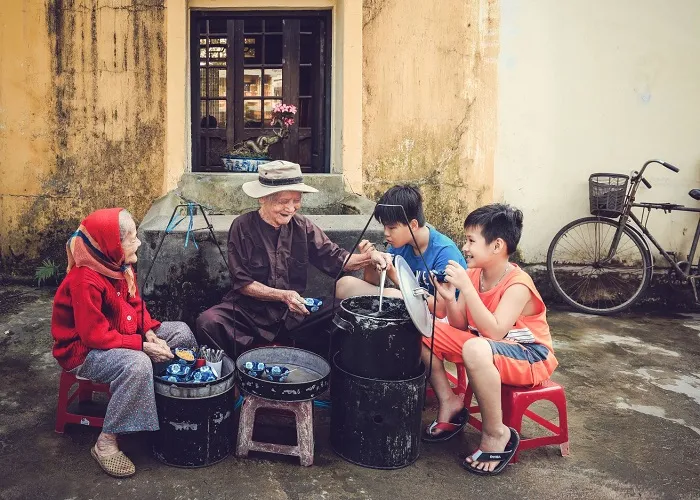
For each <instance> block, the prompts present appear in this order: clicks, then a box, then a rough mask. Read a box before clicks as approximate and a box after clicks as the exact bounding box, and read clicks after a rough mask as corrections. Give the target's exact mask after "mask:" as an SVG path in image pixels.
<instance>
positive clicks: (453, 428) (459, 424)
mask: <svg viewBox="0 0 700 500" xmlns="http://www.w3.org/2000/svg"><path fill="white" fill-rule="evenodd" d="M467 422H469V411H468V410H467V409H466V408H462V411H460V412H459V413H458V414H457V415H455V416H454V417H453V418H452V420H450V421H449V422H438V421H437V420H433V423H432V424H430V425H429V426H428V428H427V429H426V431H425V433H424V434H423V436H422V439H423V441H425V442H426V443H440V442H443V441H447V440H448V439H452V438H453V437H455V436H456V435H457V434H459V433H460V432H461V431H462V429H464V427H465V426H466V425H467ZM433 429H439V430H441V431H442V432H441V433H440V434H438V435H436V436H433V435H432V434H431V432H432V430H433Z"/></svg>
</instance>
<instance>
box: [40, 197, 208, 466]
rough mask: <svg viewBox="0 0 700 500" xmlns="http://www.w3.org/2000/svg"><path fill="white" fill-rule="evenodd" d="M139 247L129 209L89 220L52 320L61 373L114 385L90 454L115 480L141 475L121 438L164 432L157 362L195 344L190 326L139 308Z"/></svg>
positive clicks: (73, 250) (74, 242)
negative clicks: (122, 448)
mask: <svg viewBox="0 0 700 500" xmlns="http://www.w3.org/2000/svg"><path fill="white" fill-rule="evenodd" d="M140 245H141V242H140V241H139V239H138V238H137V237H136V224H135V223H134V220H133V219H132V217H131V215H130V214H129V213H128V212H127V211H126V210H123V209H121V208H108V209H103V210H97V211H96V212H93V213H92V214H90V215H89V216H87V217H86V218H85V220H83V222H82V224H81V225H80V227H79V228H78V230H77V231H76V232H75V233H74V234H73V235H72V236H71V238H70V239H69V240H68V244H67V253H68V275H67V276H66V278H65V279H64V280H63V283H61V286H60V287H59V288H58V291H57V292H56V297H55V298H54V304H53V315H52V318H51V334H52V335H53V338H54V346H53V355H54V357H55V358H56V359H57V360H58V363H59V364H60V365H61V367H62V368H63V369H64V370H67V371H70V372H71V373H74V374H76V375H78V376H80V377H83V378H86V379H89V380H93V381H96V382H100V383H109V384H110V392H111V393H112V396H111V398H110V401H109V404H108V406H107V414H106V415H105V420H104V426H103V427H102V433H101V434H100V435H99V437H98V438H97V443H96V444H95V446H94V447H93V448H92V450H91V454H92V456H93V457H94V458H95V460H96V461H97V463H98V464H99V465H100V467H102V469H103V470H104V471H105V472H106V473H107V474H109V475H111V476H115V477H128V476H131V475H133V474H134V473H135V472H136V468H135V467H134V464H133V463H132V462H131V460H129V459H128V458H127V457H126V456H125V455H124V453H122V452H121V451H119V447H118V445H117V434H122V433H127V432H139V431H155V430H158V416H157V414H156V403H155V396H154V393H153V366H152V362H163V361H168V360H169V359H171V358H172V357H173V354H172V352H171V348H172V347H194V346H196V341H195V338H194V336H193V335H192V332H191V331H190V329H189V327H188V326H187V325H186V324H185V323H181V322H163V323H160V322H159V321H156V320H155V319H153V318H151V316H150V314H148V311H147V310H146V307H145V304H143V303H142V302H141V298H140V297H139V295H138V291H137V289H136V279H135V276H134V271H133V269H132V267H131V265H132V264H135V263H136V250H137V249H138V248H139V246H140Z"/></svg>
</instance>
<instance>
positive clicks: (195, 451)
mask: <svg viewBox="0 0 700 500" xmlns="http://www.w3.org/2000/svg"><path fill="white" fill-rule="evenodd" d="M234 373H235V370H234V365H233V361H232V360H231V358H229V357H227V356H224V358H223V363H222V368H221V375H222V376H221V378H219V379H218V380H215V381H213V382H204V383H195V384H185V383H174V382H165V381H164V380H161V379H159V378H158V377H155V378H154V380H153V384H154V388H155V394H156V408H157V410H158V422H159V424H160V430H159V431H158V432H155V433H154V437H153V439H154V440H153V453H154V454H155V456H156V458H158V460H160V461H161V462H164V463H166V464H168V465H173V466H175V467H190V468H193V467H205V466H207V465H212V464H215V463H217V462H220V461H221V460H223V459H225V458H226V457H227V456H228V455H229V453H231V451H232V450H233V442H234V434H235V428H234V418H233V410H234V405H235V400H234V395H235V391H234V390H233V389H234V380H235V377H234Z"/></svg>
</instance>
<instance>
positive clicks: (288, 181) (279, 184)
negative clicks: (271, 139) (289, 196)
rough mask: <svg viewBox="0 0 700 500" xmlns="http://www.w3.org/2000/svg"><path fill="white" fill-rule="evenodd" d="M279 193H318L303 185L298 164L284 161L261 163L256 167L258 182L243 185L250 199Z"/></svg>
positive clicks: (316, 190) (314, 189)
mask: <svg viewBox="0 0 700 500" xmlns="http://www.w3.org/2000/svg"><path fill="white" fill-rule="evenodd" d="M280 191H299V192H300V193H318V189H316V188H312V187H311V186H307V185H306V184H304V180H303V178H302V175H301V167H300V166H299V164H297V163H292V162H290V161H284V160H275V161H271V162H269V163H263V164H262V165H260V166H259V167H258V180H257V181H250V182H246V183H245V184H243V192H244V193H245V194H247V195H248V196H250V197H251V198H262V197H263V196H268V195H271V194H274V193H279V192H280Z"/></svg>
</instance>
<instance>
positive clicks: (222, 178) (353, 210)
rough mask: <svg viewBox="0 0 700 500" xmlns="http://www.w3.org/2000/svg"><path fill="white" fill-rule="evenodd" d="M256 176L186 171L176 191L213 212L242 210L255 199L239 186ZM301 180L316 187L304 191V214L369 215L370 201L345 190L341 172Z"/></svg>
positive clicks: (253, 206)
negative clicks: (307, 191) (309, 191)
mask: <svg viewBox="0 0 700 500" xmlns="http://www.w3.org/2000/svg"><path fill="white" fill-rule="evenodd" d="M257 178H258V174H256V173H187V174H184V175H183V176H182V179H181V180H180V183H179V184H178V189H177V191H178V193H179V194H180V195H181V196H182V197H183V198H186V199H188V200H192V201H196V202H198V203H201V204H202V205H205V206H207V207H211V208H212V209H214V210H215V211H217V212H222V213H228V214H242V213H245V212H248V211H250V210H254V209H257V208H258V202H257V200H255V199H254V198H250V197H249V196H247V195H246V194H245V193H244V192H243V189H242V186H243V184H244V183H246V182H249V181H254V180H256V179H257ZM304 182H305V183H306V184H308V185H309V186H312V187H315V188H316V189H318V191H319V192H318V193H308V194H305V195H304V206H303V212H304V213H306V214H334V213H336V214H341V215H345V214H364V213H366V214H368V215H369V214H371V213H372V211H373V210H374V203H372V202H370V201H369V200H367V199H365V198H362V197H360V196H357V195H353V194H349V193H347V192H346V191H345V187H344V185H343V182H344V181H343V176H342V175H341V174H305V175H304ZM360 198H361V199H360Z"/></svg>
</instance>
